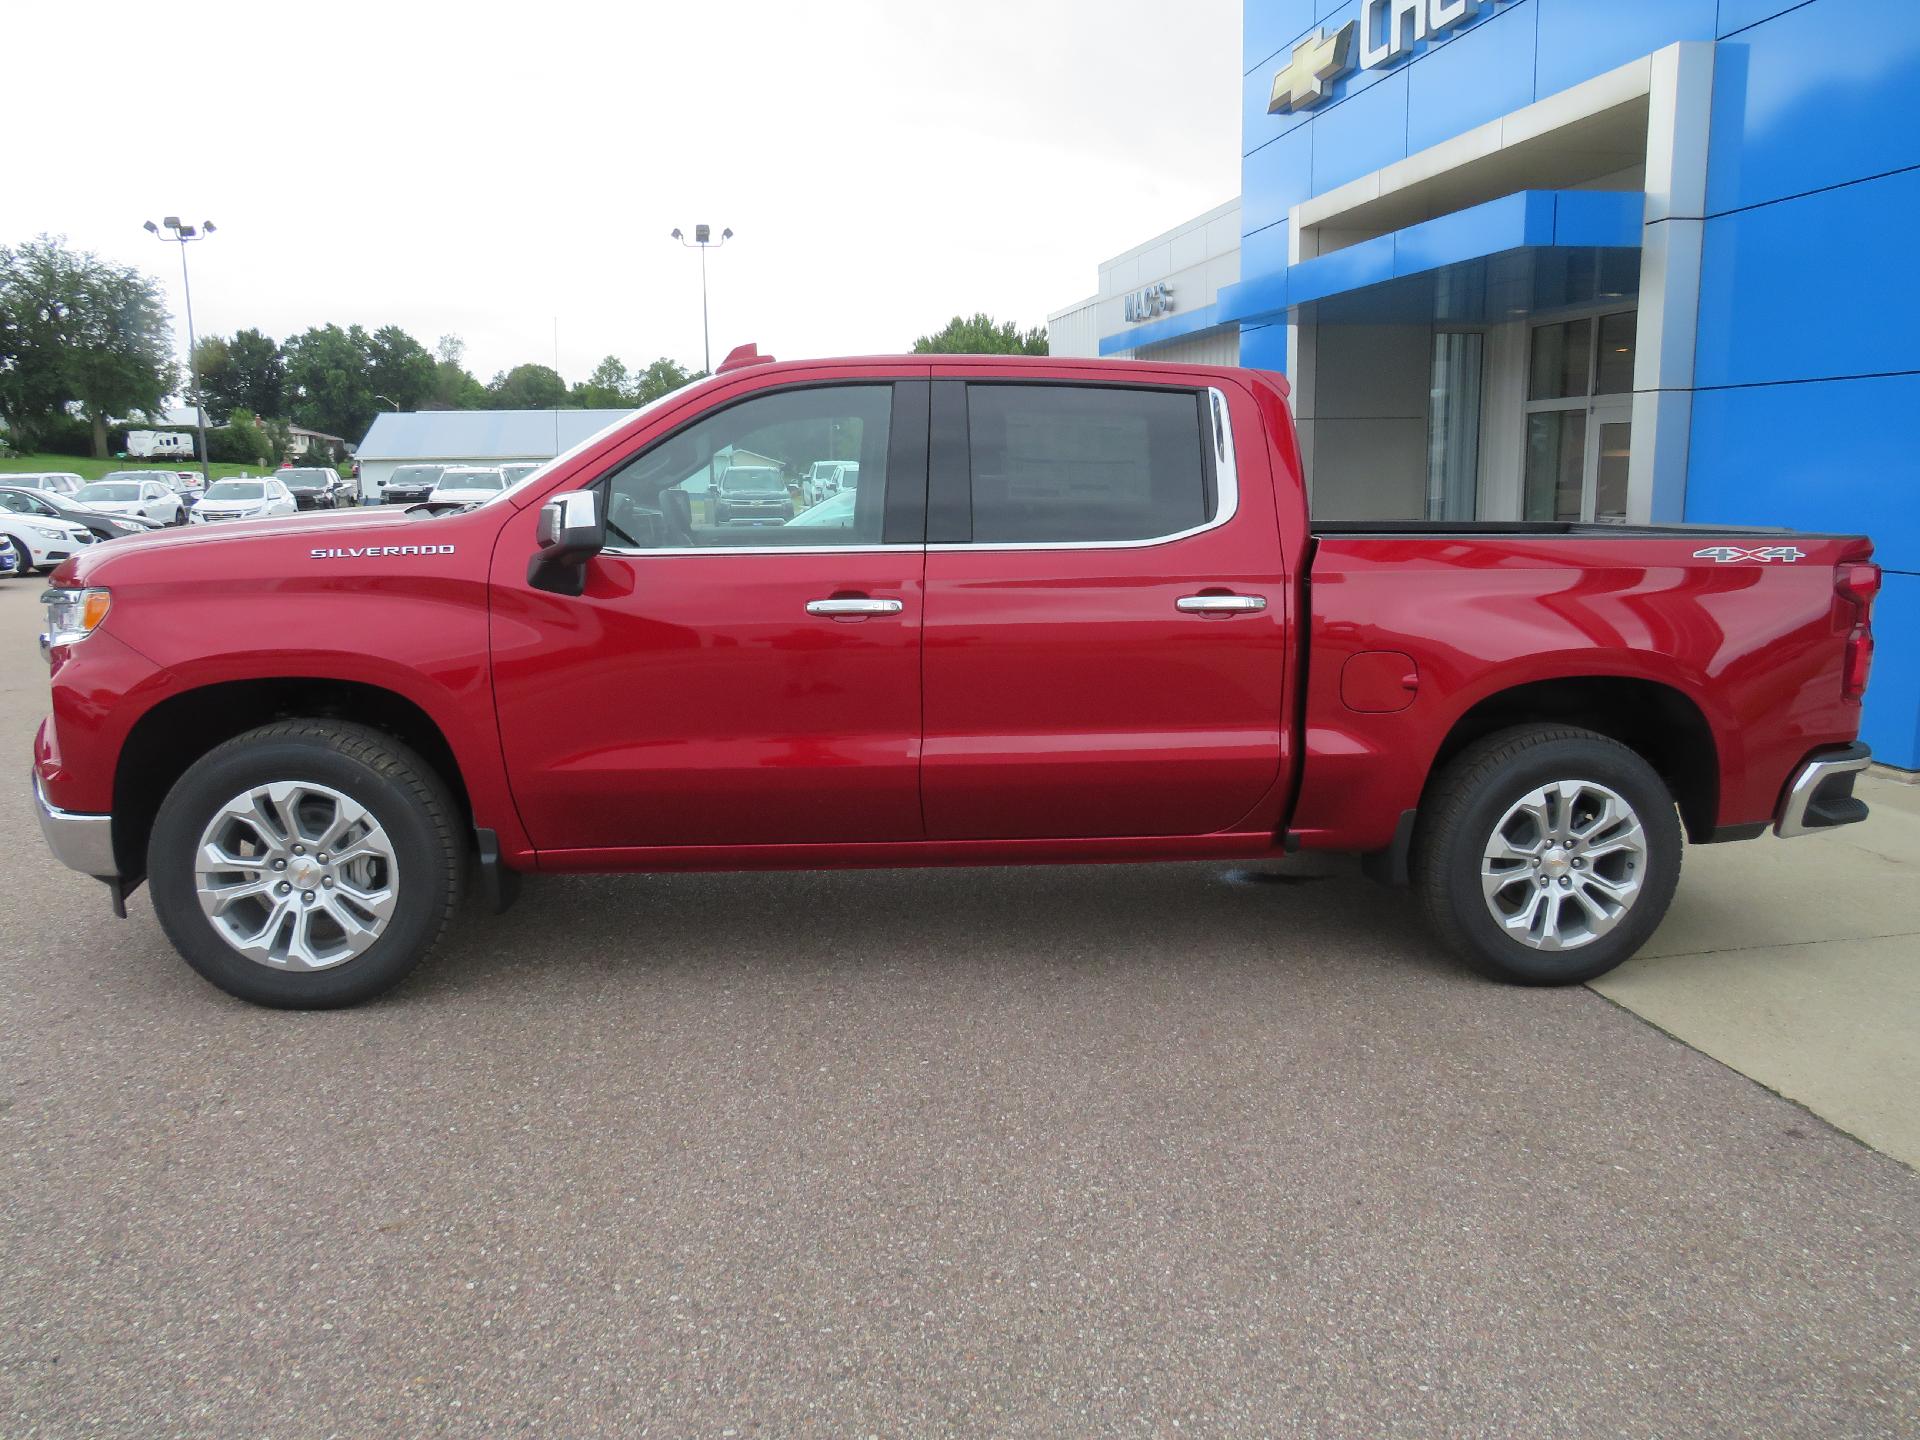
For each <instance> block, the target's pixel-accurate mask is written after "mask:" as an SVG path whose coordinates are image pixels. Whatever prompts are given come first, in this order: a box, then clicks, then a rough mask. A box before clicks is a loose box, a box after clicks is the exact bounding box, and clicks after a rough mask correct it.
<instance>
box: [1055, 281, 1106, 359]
mask: <svg viewBox="0 0 1920 1440" xmlns="http://www.w3.org/2000/svg"><path fill="white" fill-rule="evenodd" d="M1099 308H1100V297H1099V296H1098V295H1090V296H1088V297H1087V298H1086V299H1085V300H1082V301H1080V302H1079V303H1078V304H1074V305H1069V306H1068V307H1067V308H1066V309H1064V310H1060V311H1056V312H1055V313H1054V314H1052V315H1049V316H1047V353H1048V354H1051V355H1088V356H1097V355H1098V354H1099V353H1100V328H1099V326H1098V325H1096V324H1095V323H1094V316H1095V314H1096V312H1097V311H1098V310H1099Z"/></svg>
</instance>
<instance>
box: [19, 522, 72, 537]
mask: <svg viewBox="0 0 1920 1440" xmlns="http://www.w3.org/2000/svg"><path fill="white" fill-rule="evenodd" d="M27 529H29V530H31V531H33V533H34V534H36V535H38V536H39V537H40V538H41V539H42V540H65V539H66V538H67V532H66V531H64V530H55V529H54V528H53V527H52V526H51V525H29V526H27Z"/></svg>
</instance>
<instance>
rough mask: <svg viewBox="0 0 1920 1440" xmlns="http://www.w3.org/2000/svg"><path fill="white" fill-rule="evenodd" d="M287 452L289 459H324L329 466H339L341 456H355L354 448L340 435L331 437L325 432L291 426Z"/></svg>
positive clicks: (288, 433)
mask: <svg viewBox="0 0 1920 1440" xmlns="http://www.w3.org/2000/svg"><path fill="white" fill-rule="evenodd" d="M287 451H288V458H289V459H293V460H316V461H318V460H323V459H324V460H325V461H326V463H327V464H329V465H338V464H339V463H340V457H341V456H343V455H351V454H353V446H351V445H349V444H348V443H347V442H346V441H345V440H343V439H341V438H340V437H339V436H338V435H329V434H327V433H326V432H325V431H324V430H305V429H302V428H301V427H300V426H298V425H289V426H288V427H287Z"/></svg>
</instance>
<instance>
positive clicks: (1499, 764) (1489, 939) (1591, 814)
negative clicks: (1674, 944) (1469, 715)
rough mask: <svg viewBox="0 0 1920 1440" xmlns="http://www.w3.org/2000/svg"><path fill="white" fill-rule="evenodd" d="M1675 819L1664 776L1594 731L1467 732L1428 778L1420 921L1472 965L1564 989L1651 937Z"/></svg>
mask: <svg viewBox="0 0 1920 1440" xmlns="http://www.w3.org/2000/svg"><path fill="white" fill-rule="evenodd" d="M1680 850H1681V834H1680V820H1679V816H1678V815H1677V814H1676V813H1675V810H1674V802H1673V796H1672V795H1671V794H1670V793H1669V792H1668V790H1667V787H1666V784H1665V783H1664V782H1663V781H1662V780H1661V778H1660V776H1659V774H1658V773H1656V772H1655V770H1654V769H1653V767H1652V766H1651V765H1649V764H1648V763H1647V762H1646V761H1645V760H1644V759H1642V758H1641V757H1640V756H1639V755H1638V754H1636V753H1635V752H1634V751H1632V750H1630V749H1628V748H1627V747H1626V746H1624V745H1622V744H1620V743H1619V742H1618V741H1615V740H1610V739H1608V738H1607V737H1606V736H1604V735H1599V734H1596V733H1594V732H1593V731H1591V730H1582V729H1577V728H1575V727H1572V726H1562V725H1533V726H1525V727H1521V728H1517V729H1512V730H1503V731H1501V732H1499V733H1498V734H1495V735H1489V736H1487V737H1486V738H1484V739H1482V740H1479V741H1477V742H1475V743H1474V744H1473V745H1470V746H1469V747H1467V749H1465V750H1464V751H1462V752H1461V753H1460V754H1459V755H1458V756H1456V757H1455V758H1454V759H1453V761H1452V762H1451V763H1450V764H1449V765H1448V766H1447V768H1446V770H1445V771H1444V772H1443V773H1442V774H1441V775H1440V776H1439V777H1438V778H1437V779H1436V780H1435V782H1434V784H1433V787H1432V789H1431V790H1430V791H1429V793H1428V796H1427V800H1426V803H1425V804H1424V806H1423V807H1422V810H1421V814H1420V821H1419V825H1418V828H1417V829H1416V832H1415V838H1414V855H1413V861H1414V883H1415V887H1416V889H1417V890H1418V892H1419V896H1420V900H1421V903H1422V905H1423V906H1424V908H1425V910H1426V912H1427V918H1428V920H1429V921H1430V922H1431V924H1432V925H1433V928H1434V930H1435V931H1436V932H1437V933H1438V935H1439V936H1440V938H1441V939H1442V940H1443V941H1444V942H1445V943H1446V945H1447V947H1448V948H1449V949H1450V950H1452V951H1453V952H1454V953H1455V954H1456V955H1458V956H1459V957H1460V958H1461V959H1462V960H1464V961H1465V962H1466V963H1467V964H1468V965H1470V966H1471V967H1472V968H1473V969H1475V970H1477V971H1479V972H1480V973H1481V974H1483V975H1487V976H1490V977H1492V978H1494V979H1497V980H1505V981H1509V982H1512V983H1514V984H1520V985H1571V984H1577V983H1579V982H1580V981H1583V980H1591V979H1593V978H1594V977H1595V976H1597V975H1603V974H1605V973H1606V972H1607V971H1609V970H1611V969H1613V967H1614V966H1616V965H1618V964H1619V963H1620V962H1621V961H1623V960H1625V959H1627V958H1628V957H1629V956H1631V955H1632V954H1633V953H1634V952H1635V951H1636V950H1638V949H1639V948H1640V947H1641V946H1642V945H1644V944H1645V943H1646V942H1647V939H1648V937H1649V936H1651V935H1652V934H1653V932H1654V929H1655V928H1656V927H1657V926H1658V925H1659V924H1660V921H1661V919H1662V918H1663V917H1664V916H1665V915H1666V913H1667V906H1668V905H1669V904H1670V903H1671V902H1672V900H1673V892H1674V889H1675V887H1676V886H1678V884H1679V883H1680Z"/></svg>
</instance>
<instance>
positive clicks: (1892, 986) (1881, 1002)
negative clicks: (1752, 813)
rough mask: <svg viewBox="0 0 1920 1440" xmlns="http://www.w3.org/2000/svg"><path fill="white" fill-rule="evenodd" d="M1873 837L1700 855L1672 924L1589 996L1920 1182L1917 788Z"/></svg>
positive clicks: (1886, 814)
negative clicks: (1918, 1175) (1907, 1169)
mask: <svg viewBox="0 0 1920 1440" xmlns="http://www.w3.org/2000/svg"><path fill="white" fill-rule="evenodd" d="M1858 793H1859V794H1860V795H1861V797H1862V798H1864V799H1865V800H1866V801H1867V803H1868V804H1869V805H1870V806H1871V807H1872V808H1873V815H1872V817H1871V818H1870V819H1868V820H1867V821H1866V822H1865V823H1863V824H1860V825H1854V826H1849V827H1848V828H1847V829H1845V830H1841V831H1839V832H1837V833H1835V834H1832V835H1821V836H1810V837H1808V838H1805V839H1800V840H1790V841H1781V840H1775V839H1773V838H1772V837H1770V836H1769V837H1767V838H1765V839H1762V840H1756V841H1752V842H1750V843H1747V844H1739V845H1710V846H1704V847H1701V848H1697V849H1689V850H1688V851H1687V854H1686V861H1685V865H1686V868H1685V870H1684V872H1683V873H1682V876H1681V881H1680V893H1679V895H1678V896H1677V897H1675V899H1674V902H1673V910H1672V912H1671V913H1670V914H1669V915H1668V917H1667V920H1666V923H1665V924H1664V925H1662V926H1661V927H1660V929H1659V931H1658V932H1657V933H1656V934H1655V935H1654V937H1653V941H1652V943H1650V944H1649V945H1648V946H1647V948H1646V949H1645V950H1643V951H1642V952H1641V953H1640V955H1639V956H1638V957H1636V958H1635V959H1634V960H1632V961H1630V962H1628V963H1627V964H1626V965H1623V966H1621V967H1620V968H1619V969H1618V970H1616V971H1614V972H1613V973H1612V974H1610V975H1606V976H1603V977H1602V978H1601V979H1599V980H1597V981H1596V982H1594V985H1593V988H1594V989H1595V990H1597V991H1599V992H1600V993H1601V994H1602V995H1605V996H1606V997H1607V998H1608V999H1610V1000H1613V1001H1615V1002H1616V1003H1618V1004H1620V1005H1624V1006H1626V1007H1627V1008H1628V1009H1629V1010H1632V1011H1634V1012H1635V1013H1636V1014H1638V1015H1640V1016H1642V1017H1644V1018H1645V1019H1647V1020H1649V1021H1651V1022H1652V1023H1653V1024H1655V1025H1658V1026H1659V1027H1660V1028H1661V1029H1663V1030H1665V1031H1667V1032H1668V1033H1669V1034H1672V1035H1674V1036H1676V1037H1677V1038H1679V1039H1680V1040H1683V1041H1685V1042H1686V1043H1687V1044H1689V1045H1691V1046H1693V1047H1694V1048H1696V1049H1698V1050H1703V1051H1705V1052H1706V1053H1707V1054H1709V1055H1711V1056H1713V1057H1714V1058H1715V1059H1716V1060H1719V1061H1721V1062H1722V1063H1724V1064H1726V1065H1729V1066H1731V1067H1732V1068H1734V1069H1735V1070H1738V1071H1740V1072H1741V1073H1742V1074H1743V1075H1748V1076H1751V1077H1752V1078H1753V1079H1755V1080H1757V1081H1759V1082H1760V1083H1761V1084H1762V1085H1765V1086H1766V1087H1768V1088H1769V1089H1771V1090H1775V1091H1777V1092H1779V1093H1780V1094H1781V1095H1784V1096H1786V1097H1787V1098H1788V1099H1790V1100H1796V1101H1798V1102H1799V1103H1800V1104H1802V1105H1805V1106H1806V1107H1807V1108H1808V1109H1809V1110H1812V1111H1813V1112H1814V1113H1815V1114H1817V1115H1819V1116H1821V1117H1822V1118H1824V1119H1826V1120H1828V1121H1830V1122H1831V1123H1833V1124H1834V1125H1837V1126H1838V1127H1839V1128H1840V1129H1842V1130H1845V1131H1846V1132H1848V1133H1849V1134H1851V1135H1853V1136H1856V1137H1857V1138H1859V1139H1861V1140H1864V1141H1865V1142H1866V1143H1867V1144H1869V1145H1872V1146H1873V1147H1874V1148H1876V1149H1878V1150H1883V1151H1885V1152H1886V1153H1887V1154H1889V1155H1892V1156H1895V1157H1896V1158H1898V1159H1900V1160H1903V1161H1905V1162H1906V1163H1907V1164H1909V1165H1913V1166H1916V1167H1920V786H1913V785H1903V784H1899V783H1897V782H1895V781H1892V780H1888V779H1883V778H1880V777H1877V776H1868V777H1865V778H1864V779H1863V780H1862V783H1861V785H1860V788H1859V792H1858Z"/></svg>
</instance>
